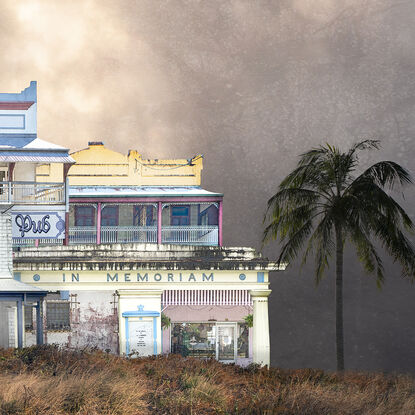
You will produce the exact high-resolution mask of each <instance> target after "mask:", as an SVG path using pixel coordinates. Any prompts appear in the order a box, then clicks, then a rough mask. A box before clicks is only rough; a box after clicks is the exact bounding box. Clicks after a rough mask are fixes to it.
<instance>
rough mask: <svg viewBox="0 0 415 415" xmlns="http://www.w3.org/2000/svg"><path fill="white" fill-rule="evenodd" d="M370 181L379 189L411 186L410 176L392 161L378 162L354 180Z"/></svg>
mask: <svg viewBox="0 0 415 415" xmlns="http://www.w3.org/2000/svg"><path fill="white" fill-rule="evenodd" d="M361 179H362V180H366V179H371V180H373V182H374V183H376V184H377V185H379V186H380V187H386V188H389V189H393V188H394V187H395V186H396V184H398V183H399V184H400V185H401V186H406V185H408V184H413V181H412V178H411V174H410V173H409V172H408V170H406V169H405V168H403V167H402V166H400V165H399V164H397V163H395V162H393V161H380V162H379V163H376V164H374V165H373V166H371V167H369V168H368V169H367V170H365V171H364V172H363V173H362V174H361V175H360V176H359V177H358V178H356V180H361Z"/></svg>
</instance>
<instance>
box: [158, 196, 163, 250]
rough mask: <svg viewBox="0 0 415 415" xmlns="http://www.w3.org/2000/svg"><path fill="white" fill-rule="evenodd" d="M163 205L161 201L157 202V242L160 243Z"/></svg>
mask: <svg viewBox="0 0 415 415" xmlns="http://www.w3.org/2000/svg"><path fill="white" fill-rule="evenodd" d="M162 212H163V207H162V205H161V202H158V203H157V243H158V244H159V245H160V244H161V221H162Z"/></svg>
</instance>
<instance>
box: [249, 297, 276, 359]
mask: <svg viewBox="0 0 415 415" xmlns="http://www.w3.org/2000/svg"><path fill="white" fill-rule="evenodd" d="M250 294H251V297H252V301H253V303H254V312H253V314H254V326H253V336H252V337H253V340H252V343H253V345H252V350H253V363H258V364H260V365H261V366H265V365H267V366H269V365H270V343H269V320H268V296H269V295H270V294H271V290H251V291H250Z"/></svg>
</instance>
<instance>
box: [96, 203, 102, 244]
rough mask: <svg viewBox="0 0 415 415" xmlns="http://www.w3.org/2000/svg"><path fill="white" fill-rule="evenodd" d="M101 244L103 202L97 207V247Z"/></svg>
mask: <svg viewBox="0 0 415 415" xmlns="http://www.w3.org/2000/svg"><path fill="white" fill-rule="evenodd" d="M100 243H101V202H98V206H97V245H99V244H100Z"/></svg>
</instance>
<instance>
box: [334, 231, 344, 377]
mask: <svg viewBox="0 0 415 415" xmlns="http://www.w3.org/2000/svg"><path fill="white" fill-rule="evenodd" d="M335 231H336V360H337V370H338V371H339V372H342V371H344V338H343V238H342V229H341V225H336V226H335Z"/></svg>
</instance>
